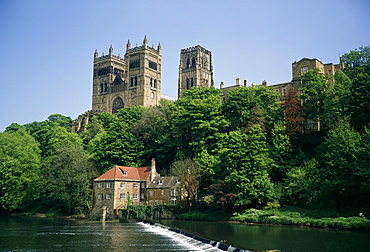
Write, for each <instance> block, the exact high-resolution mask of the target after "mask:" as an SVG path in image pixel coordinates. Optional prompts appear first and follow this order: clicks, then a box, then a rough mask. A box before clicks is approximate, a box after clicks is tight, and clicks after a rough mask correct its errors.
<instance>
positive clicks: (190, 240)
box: [140, 221, 252, 252]
mask: <svg viewBox="0 0 370 252" xmlns="http://www.w3.org/2000/svg"><path fill="white" fill-rule="evenodd" d="M140 223H141V224H142V225H147V226H148V227H150V228H151V231H153V232H156V233H160V234H162V235H165V236H168V237H171V238H172V239H174V240H176V241H178V242H181V243H183V244H185V245H188V246H189V248H191V249H195V251H208V252H213V251H214V252H216V251H228V252H252V251H251V250H244V249H240V248H237V247H234V246H232V245H228V244H225V243H222V242H218V241H212V240H210V239H206V238H203V237H200V236H198V235H194V234H191V233H188V232H184V231H182V230H179V229H174V228H171V227H167V226H164V225H161V224H158V223H153V222H149V221H143V222H140Z"/></svg>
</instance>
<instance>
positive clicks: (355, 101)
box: [350, 63, 370, 132]
mask: <svg viewBox="0 0 370 252" xmlns="http://www.w3.org/2000/svg"><path fill="white" fill-rule="evenodd" d="M369 65H370V63H369ZM350 104H351V106H350V112H351V124H352V125H353V127H354V128H355V129H356V130H358V131H360V132H364V129H365V127H368V126H369V124H370V114H369V107H370V67H369V71H368V73H360V74H358V75H357V76H356V77H355V78H354V79H353V80H352V88H351V100H350Z"/></svg>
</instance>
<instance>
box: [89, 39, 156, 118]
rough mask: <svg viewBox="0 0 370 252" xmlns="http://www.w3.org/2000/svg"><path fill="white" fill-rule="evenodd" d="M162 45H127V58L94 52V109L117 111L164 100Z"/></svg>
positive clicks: (144, 43)
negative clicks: (162, 95)
mask: <svg viewBox="0 0 370 252" xmlns="http://www.w3.org/2000/svg"><path fill="white" fill-rule="evenodd" d="M161 67H162V47H161V45H160V44H158V46H157V48H154V47H150V46H148V40H147V38H146V36H145V37H144V40H143V45H142V46H137V45H136V46H135V47H131V43H130V41H128V42H127V45H126V53H125V55H124V58H121V57H120V56H119V55H114V53H113V47H112V46H110V48H109V54H108V55H104V54H102V55H101V56H100V57H99V56H98V52H97V51H95V53H94V73H93V95H92V110H93V111H98V112H109V113H116V112H117V111H118V110H119V109H121V108H123V107H132V106H144V107H149V106H155V105H158V102H159V100H160V99H161Z"/></svg>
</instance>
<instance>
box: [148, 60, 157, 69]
mask: <svg viewBox="0 0 370 252" xmlns="http://www.w3.org/2000/svg"><path fill="white" fill-rule="evenodd" d="M149 68H151V69H153V70H157V63H156V62H154V61H151V60H149Z"/></svg>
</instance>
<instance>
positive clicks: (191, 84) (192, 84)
mask: <svg viewBox="0 0 370 252" xmlns="http://www.w3.org/2000/svg"><path fill="white" fill-rule="evenodd" d="M192 86H194V79H193V78H191V81H190V87H192Z"/></svg>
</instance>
